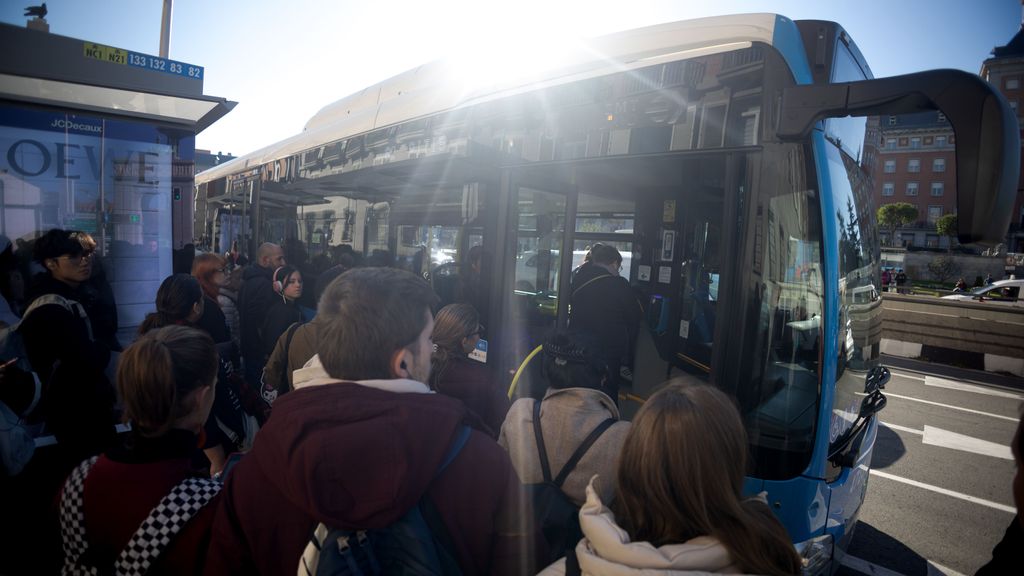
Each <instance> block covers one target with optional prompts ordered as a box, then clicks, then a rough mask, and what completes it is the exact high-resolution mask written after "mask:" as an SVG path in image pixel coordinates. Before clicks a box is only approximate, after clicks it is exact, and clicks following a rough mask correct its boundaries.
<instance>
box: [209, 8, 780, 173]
mask: <svg viewBox="0 0 1024 576" xmlns="http://www.w3.org/2000/svg"><path fill="white" fill-rule="evenodd" d="M780 21H781V22H786V23H791V21H790V20H788V19H787V18H785V17H782V16H778V15H776V14H737V15H729V16H715V17H711V18H699V19H695V20H684V21H680V22H669V23H665V24H657V25H654V26H647V27H644V28H636V29H633V30H626V31H623V32H616V33H614V34H609V35H606V36H600V37H597V38H594V39H591V40H588V41H586V42H585V44H584V46H581V47H580V48H579V49H577V50H575V51H574V52H573V53H572V54H569V55H568V58H566V59H565V64H563V65H560V66H559V67H557V68H554V69H550V70H545V71H543V72H539V73H536V74H533V75H529V76H524V77H519V78H515V79H511V80H505V81H503V82H500V83H496V84H492V85H489V86H485V87H475V88H470V87H468V86H467V84H466V76H467V75H466V74H465V73H464V70H462V69H460V68H459V66H458V65H457V64H455V63H453V62H452V61H450V60H436V61H433V62H430V63H428V64H424V65H422V66H418V67H416V68H413V69H411V70H407V71H405V72H403V73H401V74H398V75H397V76H393V77H392V78H389V79H387V80H384V81H382V82H379V83H377V84H374V85H373V86H370V87H368V88H365V89H363V90H360V91H359V92H356V93H354V94H351V95H349V96H346V97H345V98H342V99H341V100H338V101H336V102H333V103H331V104H328V105H327V106H324V107H323V108H321V109H320V110H319V111H318V112H317V113H316V114H314V115H313V117H312V118H310V119H309V121H308V122H307V123H306V126H305V128H304V129H303V131H302V132H300V133H299V134H297V135H295V136H292V137H290V138H287V139H285V140H282V141H280V142H277V143H275V144H271V145H269V146H266V147H264V148H260V149H259V150H256V151H254V152H250V153H249V154H245V155H243V156H240V157H238V158H235V159H233V160H231V161H229V162H226V163H224V164H221V165H219V166H216V167H214V168H211V169H209V170H205V171H203V172H201V173H199V174H197V175H196V178H195V183H196V184H197V185H198V184H203V183H206V182H210V181H213V180H217V179H219V178H224V177H226V176H229V175H231V174H235V173H239V172H243V171H245V170H248V169H252V168H256V167H258V166H261V165H263V164H267V163H269V162H273V161H276V160H280V159H282V158H287V157H289V156H291V155H293V154H297V153H299V152H302V151H304V150H308V149H310V148H314V147H316V146H321V145H324V144H327V143H330V142H334V141H337V140H341V139H344V138H348V137H351V136H356V135H358V134H362V133H365V132H369V131H372V130H375V129H378V128H382V127H385V126H391V125H394V124H398V123H401V122H405V121H409V120H414V119H416V118H423V117H427V116H431V115H433V114H438V113H441V112H448V111H451V110H455V109H458V108H462V107H468V106H472V105H475V104H480V103H482V102H487V101H490V100H496V99H501V98H505V97H508V96H513V95H515V94H517V93H520V92H525V91H528V90H535V89H537V88H541V87H549V86H557V85H560V84H567V83H571V82H576V81H579V80H584V79H587V78H593V77H598V76H603V75H607V74H611V73H614V72H623V71H626V70H631V69H634V68H642V67H646V66H651V65H655V64H659V63H663V62H672V61H675V60H681V59H685V58H693V57H696V56H703V55H707V54H714V53H718V52H725V51H729V50H736V49H740V48H745V47H748V46H749V45H750V44H751V43H752V42H762V43H765V44H769V45H771V44H773V41H774V39H775V33H776V26H777V25H778V23H779V22H780ZM795 30H796V29H795V27H794V28H793V31H794V33H795ZM469 76H471V75H469Z"/></svg>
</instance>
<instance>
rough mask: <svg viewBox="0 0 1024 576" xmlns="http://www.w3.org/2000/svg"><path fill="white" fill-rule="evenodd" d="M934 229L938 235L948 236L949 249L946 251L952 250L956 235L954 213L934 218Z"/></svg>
mask: <svg viewBox="0 0 1024 576" xmlns="http://www.w3.org/2000/svg"><path fill="white" fill-rule="evenodd" d="M935 230H936V231H937V232H938V233H939V236H947V237H948V238H949V249H948V250H947V252H952V250H953V241H954V240H955V239H956V237H957V221H956V214H946V215H945V216H943V217H941V218H939V219H938V220H936V221H935Z"/></svg>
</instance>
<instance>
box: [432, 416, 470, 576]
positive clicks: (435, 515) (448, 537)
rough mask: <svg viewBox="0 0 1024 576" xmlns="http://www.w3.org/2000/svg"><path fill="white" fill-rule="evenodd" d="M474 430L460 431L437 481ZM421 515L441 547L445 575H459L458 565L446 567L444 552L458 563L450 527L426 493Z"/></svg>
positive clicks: (439, 470)
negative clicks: (446, 524)
mask: <svg viewBox="0 0 1024 576" xmlns="http://www.w3.org/2000/svg"><path fill="white" fill-rule="evenodd" d="M471 432H472V429H471V428H470V427H469V426H467V425H465V424H463V426H462V430H460V431H459V435H458V436H456V437H455V440H453V441H452V444H451V446H450V447H449V448H448V453H447V454H446V455H445V458H444V461H442V462H441V466H440V467H439V468H438V469H437V473H436V474H435V475H434V478H435V479H437V477H438V476H440V475H441V472H442V471H444V469H445V468H447V467H448V465H449V464H451V463H452V460H455V457H456V456H458V455H459V452H460V451H462V448H463V447H464V446H465V445H466V442H467V441H468V440H469V436H470V433H471ZM419 508H420V514H422V515H423V520H424V521H425V522H426V523H427V527H428V528H430V533H431V534H432V535H433V536H434V540H435V541H436V542H437V544H439V545H440V546H441V550H438V555H437V556H438V560H440V562H441V564H442V569H443V571H444V573H445V574H457V573H459V571H458V565H446V562H445V555H444V554H442V550H443V551H445V552H447V555H448V557H449V560H451V561H452V562H453V563H454V562H456V560H455V559H456V555H455V551H456V550H457V548H456V547H455V541H454V540H453V539H452V534H451V532H449V531H448V527H447V526H445V525H444V520H442V519H441V513H440V512H439V511H438V510H437V506H435V505H434V502H433V500H431V499H430V497H429V496H428V495H427V494H426V493H424V494H423V497H422V498H420V502H419Z"/></svg>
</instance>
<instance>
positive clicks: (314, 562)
mask: <svg viewBox="0 0 1024 576" xmlns="http://www.w3.org/2000/svg"><path fill="white" fill-rule="evenodd" d="M471 433H472V429H471V428H470V427H469V426H466V425H463V426H462V429H461V430H459V433H458V435H457V436H456V437H455V439H454V440H452V443H451V445H450V446H449V447H448V452H447V453H445V457H444V459H443V460H442V461H441V465H440V466H438V468H437V472H435V473H434V478H433V479H434V480H436V479H437V477H438V476H440V475H441V472H442V471H444V469H445V468H447V467H448V465H449V464H451V463H452V461H453V460H455V457H456V456H458V454H459V452H461V451H462V448H463V447H464V446H465V445H466V442H468V441H469V437H470V435H471ZM414 508H419V512H420V515H421V516H422V517H423V520H424V522H426V524H427V527H428V528H429V529H430V533H431V535H432V536H433V537H434V540H435V543H436V544H438V545H439V546H440V547H441V548H442V549H443V550H444V551H445V552H447V555H448V556H449V557H450V559H451V561H452V562H453V563H452V564H446V562H445V559H444V554H441V553H440V552H441V551H440V550H439V551H438V552H439V553H438V560H439V561H440V562H441V564H442V572H443V573H444V574H459V573H460V572H459V570H458V566H457V565H455V564H454V561H455V560H454V559H455V557H456V556H455V550H456V548H455V543H454V541H453V540H452V536H451V533H450V532H449V531H448V527H447V526H445V525H444V521H443V520H442V519H441V514H440V513H439V512H438V510H437V507H436V506H434V503H433V502H432V501H431V500H430V498H429V497H428V496H427V494H426V493H425V492H424V494H423V496H422V497H421V498H420V500H419V502H418V503H417V504H416V506H415V507H414ZM335 534H336V532H335V531H333V530H332V529H331V528H329V527H328V526H327V525H326V524H324V523H323V522H319V523H317V525H316V527H315V528H313V534H312V535H311V536H310V539H309V542H308V543H306V547H305V548H304V549H303V551H302V556H301V557H300V558H299V566H298V570H297V574H298V576H314V575H315V574H317V572H318V571H319V569H320V552H321V550H323V548H324V547H325V546H330V545H331V543H330V538H331V537H332V536H334V535H335ZM347 534H348V536H345V537H344V538H343V539H342V540H339V546H342V545H343V546H349V544H348V542H349V538H356V539H357V540H358V541H362V539H363V537H364V535H365V531H363V530H353V531H350V532H348V533H347ZM366 550H367V553H368V555H369V557H370V561H371V562H372V563H373V564H374V565H375V567H376V568H375V571H374V573H377V571H379V566H377V561H376V558H375V557H374V556H373V549H372V548H369V547H367V548H366ZM346 560H347V561H348V562H349V563H350V566H351V563H352V556H351V555H349V556H346ZM352 572H353V573H359V571H358V568H356V569H354V570H352Z"/></svg>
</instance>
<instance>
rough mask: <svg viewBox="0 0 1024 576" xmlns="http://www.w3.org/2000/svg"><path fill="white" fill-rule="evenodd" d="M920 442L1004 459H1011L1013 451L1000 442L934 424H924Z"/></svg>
mask: <svg viewBox="0 0 1024 576" xmlns="http://www.w3.org/2000/svg"><path fill="white" fill-rule="evenodd" d="M921 442H923V443H924V444H929V445H931V446H941V447H943V448H952V449H953V450H960V451H963V452H972V453H974V454H981V455H983V456H994V457H996V458H1002V459H1004V460H1013V453H1012V452H1011V451H1010V447H1009V446H1003V445H1002V444H997V443H995V442H989V441H988V440H982V439H980V438H974V437H972V436H965V435H963V434H957V433H956V432H950V431H949V430H943V429H942V428H936V427H934V426H928V425H925V427H924V434H923V438H922V440H921Z"/></svg>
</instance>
